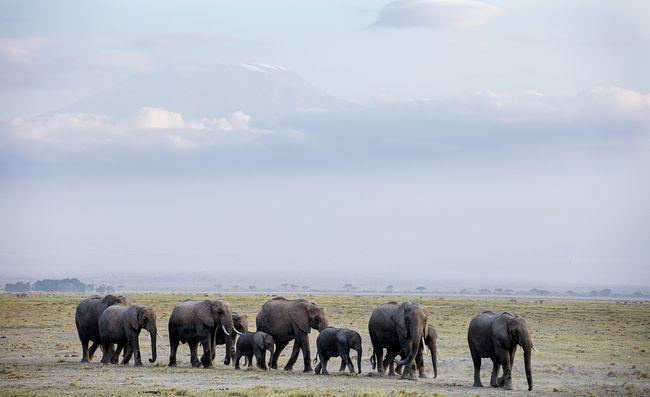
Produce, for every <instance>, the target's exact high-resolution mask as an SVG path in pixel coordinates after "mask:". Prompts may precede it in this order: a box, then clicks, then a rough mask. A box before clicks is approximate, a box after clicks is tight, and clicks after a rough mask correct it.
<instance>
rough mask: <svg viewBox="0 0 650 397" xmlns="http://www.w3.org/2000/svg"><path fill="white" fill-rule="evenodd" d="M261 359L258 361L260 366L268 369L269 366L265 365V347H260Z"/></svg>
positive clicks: (265, 369)
mask: <svg viewBox="0 0 650 397" xmlns="http://www.w3.org/2000/svg"><path fill="white" fill-rule="evenodd" d="M261 360H262V362H261V363H260V368H262V369H263V370H264V371H268V370H269V367H268V366H267V365H266V349H262V353H261Z"/></svg>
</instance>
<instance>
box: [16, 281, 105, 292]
mask: <svg viewBox="0 0 650 397" xmlns="http://www.w3.org/2000/svg"><path fill="white" fill-rule="evenodd" d="M4 289H5V292H12V293H21V292H31V291H41V292H78V293H84V292H87V291H91V292H92V291H94V292H99V293H111V292H114V291H115V288H114V287H113V286H112V285H106V284H101V285H100V286H98V287H96V288H95V285H94V284H85V283H83V282H81V281H80V280H79V279H78V278H63V279H58V280H55V279H45V280H39V281H36V282H35V283H34V284H31V283H26V282H22V281H18V282H16V283H7V284H5V288H4Z"/></svg>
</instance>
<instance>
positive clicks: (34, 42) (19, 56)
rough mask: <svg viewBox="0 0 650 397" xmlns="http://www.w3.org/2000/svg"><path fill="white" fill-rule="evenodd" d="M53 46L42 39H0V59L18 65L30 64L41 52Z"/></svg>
mask: <svg viewBox="0 0 650 397" xmlns="http://www.w3.org/2000/svg"><path fill="white" fill-rule="evenodd" d="M53 44H54V42H53V41H52V40H50V39H46V38H42V37H0V58H3V59H5V60H7V61H9V62H14V63H19V64H25V63H32V62H34V61H35V60H36V58H37V57H38V54H39V52H40V51H41V50H43V49H45V48H48V47H51V46H52V45H53Z"/></svg>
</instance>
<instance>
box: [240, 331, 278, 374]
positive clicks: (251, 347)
mask: <svg viewBox="0 0 650 397" xmlns="http://www.w3.org/2000/svg"><path fill="white" fill-rule="evenodd" d="M274 346H275V342H274V341H273V337H272V336H271V335H269V334H267V333H266V332H262V331H257V332H244V334H243V335H242V336H240V337H239V338H238V339H237V352H236V353H235V369H239V359H240V358H241V357H242V356H244V357H245V359H248V366H249V367H252V366H253V354H254V355H255V359H256V360H257V367H258V368H261V369H263V370H265V371H266V370H268V369H269V366H270V365H271V360H272V359H273V351H274ZM267 350H268V351H269V354H270V357H269V364H268V366H267V365H266V362H265V360H266V351H267Z"/></svg>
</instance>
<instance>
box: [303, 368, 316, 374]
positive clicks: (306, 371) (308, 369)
mask: <svg viewBox="0 0 650 397" xmlns="http://www.w3.org/2000/svg"><path fill="white" fill-rule="evenodd" d="M302 372H303V373H305V374H306V373H312V372H314V370H313V369H312V368H311V367H308V368H305V369H303V370H302Z"/></svg>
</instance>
